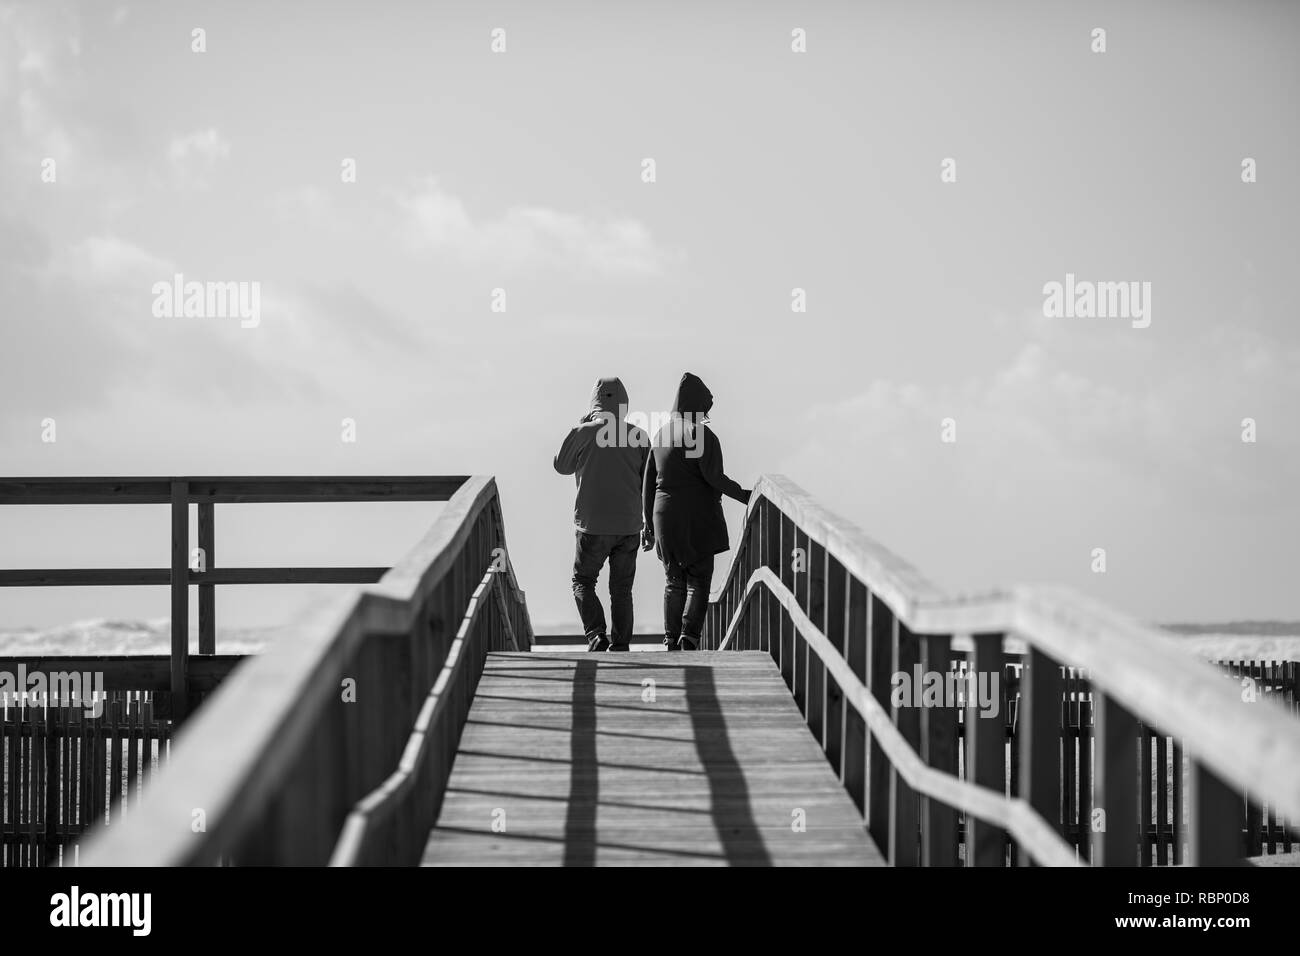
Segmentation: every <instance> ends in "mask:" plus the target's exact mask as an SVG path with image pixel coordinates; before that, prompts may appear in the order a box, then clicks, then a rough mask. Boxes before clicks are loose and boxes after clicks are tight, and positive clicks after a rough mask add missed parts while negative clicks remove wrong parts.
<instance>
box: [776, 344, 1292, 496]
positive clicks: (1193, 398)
mask: <svg viewBox="0 0 1300 956" xmlns="http://www.w3.org/2000/svg"><path fill="white" fill-rule="evenodd" d="M1031 335H1033V333H1031ZM1171 349H1172V346H1170V345H1169V344H1168V343H1167V342H1165V343H1163V344H1159V343H1156V342H1155V340H1154V339H1152V338H1150V337H1144V335H1143V333H1140V332H1139V333H1132V334H1130V333H1128V332H1125V333H1123V334H1121V335H1120V336H1118V337H1116V336H1107V337H1104V338H1099V337H1096V336H1089V335H1088V333H1086V332H1070V331H1067V332H1065V333H1061V332H1060V330H1059V328H1053V329H1050V330H1045V331H1044V333H1043V336H1042V338H1041V339H1040V338H1036V337H1031V338H1030V340H1028V341H1022V342H1021V344H1020V346H1019V347H1018V348H1017V349H1016V351H1014V352H1013V353H1012V354H1011V355H1010V356H1008V358H1007V359H1006V360H1005V362H1004V363H1003V364H1002V365H1001V366H1000V367H997V368H995V369H993V370H992V371H990V372H987V373H985V374H982V375H980V374H976V375H972V376H970V377H968V378H967V379H965V380H964V381H958V382H944V383H936V384H928V385H927V384H922V383H916V382H910V383H899V382H892V381H889V380H886V379H877V380H874V381H872V382H870V383H869V384H868V385H867V386H866V387H865V388H863V389H861V390H859V391H858V392H857V393H856V394H853V395H851V396H848V397H846V398H844V399H842V400H840V401H837V402H831V403H823V404H821V405H818V406H815V407H814V408H812V409H810V411H809V412H808V414H807V416H806V418H805V421H804V426H803V433H804V434H805V435H808V436H810V437H809V438H808V439H806V440H805V441H804V443H803V444H802V445H801V446H800V447H799V448H798V450H796V451H793V452H792V453H791V455H790V456H789V463H788V464H786V465H785V466H784V467H786V468H787V469H788V470H790V471H792V472H793V473H796V474H819V475H826V476H829V477H830V478H831V480H832V481H835V482H840V481H842V482H844V483H846V484H851V483H850V478H851V477H852V476H853V475H854V474H855V473H860V474H867V475H869V476H870V479H869V480H870V482H871V483H872V484H873V485H875V486H876V490H877V493H878V494H879V495H880V496H881V497H882V498H883V499H885V500H888V499H889V497H890V496H899V497H900V498H914V497H915V496H916V495H917V494H918V493H924V494H927V495H929V496H931V497H933V499H934V500H935V501H936V502H937V501H939V500H942V502H944V504H943V507H944V508H945V509H947V508H950V507H951V508H953V509H955V510H954V513H961V512H962V509H966V512H967V513H973V512H979V511H985V510H987V509H989V508H990V507H991V506H994V505H1006V506H1008V507H1013V506H1014V505H1015V504H1016V503H1017V500H1018V499H1020V498H1021V496H1022V495H1023V494H1024V490H1025V489H1026V488H1030V487H1034V488H1036V489H1037V490H1035V491H1034V493H1033V496H1035V497H1037V499H1038V501H1039V503H1040V504H1042V503H1046V502H1053V503H1055V504H1058V505H1060V506H1061V507H1063V508H1064V507H1068V503H1069V502H1070V500H1072V499H1073V500H1083V499H1088V498H1093V499H1097V500H1101V499H1104V498H1106V497H1107V496H1110V497H1111V498H1112V500H1113V499H1114V497H1115V496H1117V495H1120V494H1121V491H1120V489H1122V494H1123V495H1125V496H1127V497H1129V498H1130V499H1133V500H1134V501H1136V500H1137V499H1141V500H1143V501H1146V502H1148V503H1150V504H1151V505H1152V506H1155V505H1156V504H1157V503H1164V502H1170V501H1175V500H1178V501H1181V502H1182V503H1183V504H1184V505H1186V506H1187V507H1189V508H1190V509H1191V511H1190V512H1189V513H1197V510H1198V509H1210V508H1215V509H1219V508H1229V509H1231V508H1235V507H1242V508H1246V507H1250V508H1258V507H1261V506H1264V505H1266V504H1270V503H1271V504H1275V505H1283V504H1285V503H1286V501H1287V500H1288V498H1289V491H1287V489H1288V488H1289V487H1292V486H1294V484H1295V482H1296V481H1298V480H1300V437H1297V436H1295V434H1294V432H1293V430H1292V429H1290V427H1289V424H1288V423H1289V422H1290V420H1291V418H1292V416H1293V414H1294V409H1295V408H1300V380H1298V379H1297V378H1296V376H1295V375H1294V374H1293V371H1294V369H1296V368H1300V349H1294V348H1288V347H1286V346H1284V345H1282V344H1281V343H1279V342H1275V341H1270V340H1268V339H1267V338H1266V337H1264V336H1261V335H1259V334H1257V333H1253V332H1247V331H1243V330H1242V329H1239V328H1236V327H1233V328H1227V327H1223V328H1219V329H1216V330H1213V331H1210V332H1207V333H1204V334H1201V335H1198V336H1196V337H1193V338H1190V339H1189V340H1188V341H1187V342H1186V343H1185V344H1183V345H1182V346H1181V347H1180V349H1179V352H1178V354H1177V355H1176V356H1175V355H1169V354H1166V355H1164V356H1163V361H1154V360H1153V356H1154V355H1155V353H1157V352H1159V351H1162V350H1171ZM946 418H952V419H954V421H955V422H956V430H957V441H956V442H955V443H954V444H951V445H945V444H943V443H941V442H940V430H941V423H942V421H943V420H944V419H946ZM1244 418H1253V419H1255V420H1256V422H1257V424H1258V428H1259V439H1258V441H1257V442H1256V443H1254V444H1250V443H1246V442H1243V441H1241V432H1242V420H1243V419H1244ZM1266 433H1267V438H1266V437H1265V434H1266ZM921 489H926V490H925V491H924V492H922V491H921Z"/></svg>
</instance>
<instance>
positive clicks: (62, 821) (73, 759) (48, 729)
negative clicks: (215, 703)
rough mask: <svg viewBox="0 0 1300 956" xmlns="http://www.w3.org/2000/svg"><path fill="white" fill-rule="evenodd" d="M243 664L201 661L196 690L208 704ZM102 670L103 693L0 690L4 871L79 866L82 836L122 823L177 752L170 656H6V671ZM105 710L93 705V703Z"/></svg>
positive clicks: (0, 662) (2, 667) (0, 859)
mask: <svg viewBox="0 0 1300 956" xmlns="http://www.w3.org/2000/svg"><path fill="white" fill-rule="evenodd" d="M240 660H242V658H241V657H239V656H236V655H211V656H208V657H204V658H202V659H196V660H195V661H194V667H193V669H192V673H191V693H192V694H194V695H195V699H197V700H201V699H202V698H203V697H204V696H206V695H207V694H210V693H211V692H212V690H213V689H215V688H216V686H217V685H218V684H219V683H220V682H221V681H222V680H223V679H224V678H225V676H226V675H227V674H229V673H230V671H231V670H232V669H233V668H234V667H235V666H236V665H237V664H238V663H239V661H240ZM20 668H21V669H23V670H25V673H27V674H29V675H31V674H35V673H38V672H39V673H41V674H43V675H47V677H48V676H49V675H54V674H87V675H90V674H98V675H101V676H102V678H103V693H102V696H99V695H96V694H95V693H93V692H92V693H90V694H89V695H87V694H86V693H84V692H81V693H80V694H79V696H69V695H67V694H59V693H51V692H48V691H47V692H44V693H37V694H19V695H10V694H6V693H0V867H27V866H59V865H63V866H67V865H72V864H75V863H76V862H77V859H78V856H79V850H80V843H81V837H82V834H83V833H84V832H85V831H86V830H87V829H88V828H89V827H90V826H91V825H92V824H94V823H96V822H103V823H104V824H106V825H108V824H112V823H116V822H117V821H118V820H120V819H122V818H123V817H124V815H125V814H127V813H129V812H130V811H131V809H133V808H134V807H135V805H136V804H137V803H138V802H139V800H140V796H141V791H142V788H143V787H144V786H145V784H146V783H147V782H148V781H149V779H150V778H151V777H152V776H153V773H154V772H155V770H157V769H158V768H159V767H160V766H162V764H164V763H165V762H166V761H167V758H168V754H169V752H170V741H171V737H172V728H173V722H172V721H171V720H170V719H169V718H167V717H165V716H161V715H163V714H167V713H170V712H171V707H170V701H168V700H167V698H168V697H169V695H170V693H171V692H170V691H169V690H167V689H166V688H167V687H168V686H169V685H170V677H171V668H170V662H169V660H168V658H167V657H166V656H164V655H140V656H135V657H46V658H33V657H21V658H19V657H0V673H7V674H10V675H17V674H19V673H22V672H23V670H20ZM96 702H98V707H96V708H95V709H94V710H88V709H87V705H88V703H89V704H91V705H94V704H95V703H96Z"/></svg>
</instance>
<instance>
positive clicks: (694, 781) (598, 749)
mask: <svg viewBox="0 0 1300 956" xmlns="http://www.w3.org/2000/svg"><path fill="white" fill-rule="evenodd" d="M424 864H425V865H454V866H464V865H506V866H545V865H557V866H558V865H579V866H583V865H592V864H596V865H626V864H641V865H645V864H672V865H683V864H686V865H690V864H696V865H714V866H718V865H724V866H725V865H772V864H775V865H812V864H816V865H848V866H884V865H885V861H884V859H883V858H882V856H881V854H880V853H879V851H878V850H877V849H876V847H875V845H874V844H873V843H872V842H871V840H870V839H869V838H868V837H867V835H866V832H865V830H864V828H863V825H862V818H861V815H860V814H859V813H858V811H857V808H856V807H854V805H853V802H852V800H851V799H850V798H849V796H848V794H847V793H846V792H845V790H844V788H843V787H842V786H841V784H840V782H839V780H838V779H837V778H836V775H835V773H834V771H833V770H832V768H831V766H830V764H829V763H827V761H826V757H825V756H824V755H823V753H822V751H821V749H820V747H819V746H818V744H817V742H816V740H815V739H814V738H813V736H812V734H811V733H810V732H809V730H808V728H807V726H806V725H805V723H804V720H803V716H802V715H801V714H800V713H799V710H798V707H797V706H796V705H795V702H794V700H793V698H792V697H791V696H790V691H789V689H788V688H787V687H786V686H785V684H784V683H783V681H782V680H781V675H780V672H779V671H778V670H777V668H776V666H775V664H774V663H773V660H772V657H771V655H770V654H767V653H765V652H760V651H750V652H707V651H701V652H694V653H680V654H662V653H638V652H634V653H630V654H607V653H606V654H587V653H566V654H561V653H548V654H530V653H494V654H490V655H489V656H488V659H487V664H486V667H485V668H484V671H483V677H482V680H481V682H480V683H479V686H478V691H477V693H476V694H475V696H474V702H473V705H472V707H471V709H470V712H469V718H468V721H467V722H466V724H465V729H464V732H463V735H462V737H461V741H460V747H459V749H458V751H457V754H456V759H455V763H454V764H453V766H452V771H451V777H450V780H449V781H448V785H447V791H446V796H445V798H444V800H443V804H442V809H441V812H440V815H439V818H438V822H437V825H436V826H435V827H434V829H433V830H432V832H431V833H430V835H429V839H428V843H427V846H426V848H425V853H424Z"/></svg>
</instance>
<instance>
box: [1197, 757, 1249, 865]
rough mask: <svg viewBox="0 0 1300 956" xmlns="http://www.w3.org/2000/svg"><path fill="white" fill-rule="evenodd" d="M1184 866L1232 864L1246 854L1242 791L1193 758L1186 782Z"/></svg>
mask: <svg viewBox="0 0 1300 956" xmlns="http://www.w3.org/2000/svg"><path fill="white" fill-rule="evenodd" d="M1187 814H1188V817H1187V820H1188V827H1187V865H1188V866H1235V865H1238V864H1240V863H1241V861H1242V858H1243V856H1244V855H1245V850H1246V847H1245V843H1244V840H1243V834H1242V832H1241V820H1242V806H1241V793H1240V792H1238V791H1234V790H1233V789H1232V788H1231V787H1229V786H1228V785H1227V784H1226V783H1224V782H1223V781H1222V780H1221V779H1220V778H1219V777H1218V775H1216V774H1214V773H1212V772H1210V770H1209V769H1208V768H1207V767H1206V766H1205V764H1203V763H1201V762H1200V761H1199V760H1197V759H1196V758H1195V757H1193V758H1192V760H1191V769H1190V772H1189V773H1188V781H1187Z"/></svg>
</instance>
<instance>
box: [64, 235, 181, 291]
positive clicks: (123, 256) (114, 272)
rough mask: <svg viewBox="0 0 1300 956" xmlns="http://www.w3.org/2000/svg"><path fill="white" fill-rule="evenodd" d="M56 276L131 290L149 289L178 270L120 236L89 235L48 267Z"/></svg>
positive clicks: (74, 244)
mask: <svg viewBox="0 0 1300 956" xmlns="http://www.w3.org/2000/svg"><path fill="white" fill-rule="evenodd" d="M48 268H49V271H50V272H51V273H53V274H54V275H56V276H64V277H67V278H70V279H73V280H80V281H84V282H90V283H95V284H97V285H110V286H117V287H122V288H123V289H132V288H133V287H135V286H139V287H140V288H141V289H148V288H149V287H150V286H152V284H153V283H154V282H157V281H160V280H163V279H169V278H170V277H171V276H172V275H173V274H174V273H175V272H176V271H177V270H176V267H175V265H174V264H173V263H172V262H171V260H169V259H165V258H163V257H161V256H156V255H154V254H153V253H150V252H146V251H145V250H144V249H142V248H140V247H139V246H137V245H135V244H134V243H132V242H129V241H128V240H126V239H123V238H121V237H120V236H114V235H103V236H90V237H87V238H85V239H81V240H79V241H77V242H74V243H72V245H70V246H68V247H67V248H66V249H65V250H63V251H62V252H61V253H60V254H59V255H58V256H56V257H55V258H54V259H53V260H52V261H51V262H50V264H49V267H48Z"/></svg>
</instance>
